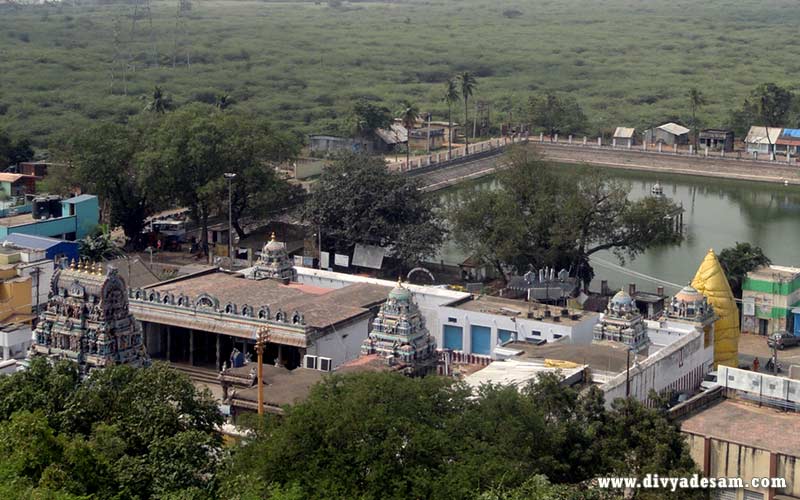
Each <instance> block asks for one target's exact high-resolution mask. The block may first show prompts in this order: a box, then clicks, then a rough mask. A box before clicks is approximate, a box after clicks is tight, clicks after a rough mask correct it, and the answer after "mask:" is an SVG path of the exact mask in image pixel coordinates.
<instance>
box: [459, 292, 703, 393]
mask: <svg viewBox="0 0 800 500" xmlns="http://www.w3.org/2000/svg"><path fill="white" fill-rule="evenodd" d="M629 298H630V296H629V295H628V294H626V293H624V292H621V293H620V294H617V296H615V298H614V299H612V301H611V302H612V303H611V304H610V305H609V311H610V312H609V313H607V314H604V315H603V316H602V317H601V319H600V322H599V323H598V324H596V325H594V329H595V339H594V340H593V341H590V342H583V343H581V342H570V341H569V340H568V339H567V338H566V337H564V338H561V339H556V340H555V341H551V342H547V343H544V344H542V343H538V342H536V343H535V342H531V341H526V340H517V341H512V342H508V343H505V344H503V346H502V347H501V348H497V349H495V354H496V358H497V359H498V360H500V361H497V362H493V363H491V364H490V365H489V367H490V368H491V371H490V372H487V373H490V374H491V373H496V375H493V376H491V377H489V376H487V375H486V374H483V375H479V373H480V371H479V372H476V373H475V376H474V377H472V378H473V379H474V380H481V381H483V382H488V381H496V382H498V383H503V381H504V380H512V381H513V383H514V384H515V385H518V386H519V385H522V384H524V383H525V380H524V374H526V373H527V374H528V375H529V376H530V380H534V377H535V376H536V374H537V373H540V372H542V371H547V370H552V369H554V368H560V369H562V370H565V372H564V373H565V374H568V376H569V377H570V378H571V379H572V378H574V380H575V381H576V382H578V381H585V380H587V379H588V376H587V375H586V374H585V372H586V370H587V369H588V371H589V373H590V374H591V380H592V382H593V383H594V384H597V385H598V386H599V387H600V389H601V390H602V391H603V393H604V394H605V398H606V404H607V405H610V404H611V403H612V402H613V401H614V400H615V399H617V398H624V397H627V396H630V397H633V398H636V399H637V400H639V401H642V402H644V403H646V404H652V403H653V402H652V401H651V400H650V391H655V392H656V393H659V394H668V393H673V392H688V393H690V392H693V391H696V390H697V388H698V387H699V386H700V382H702V380H703V377H704V376H705V374H706V373H708V371H709V370H710V369H711V367H712V366H713V363H714V320H715V319H716V316H715V315H714V312H713V309H712V308H711V307H710V306H709V305H708V301H707V299H706V298H705V297H704V296H703V295H702V294H700V293H699V292H697V290H694V289H691V287H686V288H684V289H683V290H682V291H681V292H679V293H678V294H676V296H675V297H673V299H672V301H671V303H670V306H669V307H668V308H667V310H666V311H665V312H664V315H663V316H662V317H661V318H660V320H659V321H647V320H642V319H641V318H639V319H637V318H636V317H635V314H634V313H633V309H632V305H631V303H630V301H629ZM620 319H625V320H628V321H635V322H637V324H638V325H639V326H638V327H636V328H637V331H638V329H640V328H642V327H643V328H644V329H645V335H646V336H647V341H646V342H642V341H640V342H639V346H638V348H633V346H634V344H635V341H634V339H635V338H636V335H633V334H632V335H629V337H630V338H631V342H632V343H630V344H626V343H623V342H620V341H618V340H608V338H607V335H606V334H605V333H604V334H603V336H602V337H603V338H600V339H598V338H597V335H596V332H598V331H601V332H606V333H608V332H612V333H613V332H617V333H618V330H615V329H614V328H616V327H618V326H619V325H620V323H619V320H620ZM625 328H631V329H633V327H630V325H628V326H626V327H625ZM615 335H617V334H616V333H614V334H613V335H611V336H612V337H613V336H615ZM502 361H516V362H519V363H522V364H521V365H514V364H504V363H503V362H502ZM503 367H508V368H509V369H512V371H513V373H512V374H509V375H505V374H503V373H502V369H503ZM481 371H483V370H481ZM578 372H583V373H584V375H583V376H579V375H578ZM488 379H490V380H488Z"/></svg>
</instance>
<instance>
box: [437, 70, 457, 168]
mask: <svg viewBox="0 0 800 500" xmlns="http://www.w3.org/2000/svg"><path fill="white" fill-rule="evenodd" d="M460 98H461V95H460V94H459V93H458V83H457V82H456V80H455V78H451V79H450V80H448V81H447V83H446V84H445V87H444V95H442V100H443V101H444V102H446V103H447V133H448V134H449V137H448V138H447V152H448V154H447V158H448V159H450V158H452V157H453V104H455V103H457V102H458V100H459V99H460Z"/></svg>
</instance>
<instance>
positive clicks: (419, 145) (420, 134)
mask: <svg viewBox="0 0 800 500" xmlns="http://www.w3.org/2000/svg"><path fill="white" fill-rule="evenodd" d="M444 136H445V129H444V128H441V127H428V126H427V125H426V126H425V127H423V128H416V129H413V130H411V131H410V132H409V133H408V140H409V147H410V148H411V150H412V151H433V150H435V149H439V148H442V147H444V144H445V142H444Z"/></svg>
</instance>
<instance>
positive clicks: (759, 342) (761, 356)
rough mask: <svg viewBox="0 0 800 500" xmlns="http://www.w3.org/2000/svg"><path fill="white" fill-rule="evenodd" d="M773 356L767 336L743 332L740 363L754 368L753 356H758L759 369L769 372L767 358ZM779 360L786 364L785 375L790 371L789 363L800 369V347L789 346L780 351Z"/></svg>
mask: <svg viewBox="0 0 800 500" xmlns="http://www.w3.org/2000/svg"><path fill="white" fill-rule="evenodd" d="M771 356H772V349H770V348H769V347H767V338H766V337H763V336H761V335H748V334H743V335H742V336H741V337H740V338H739V365H740V366H741V365H748V366H750V367H751V368H752V366H753V358H756V357H757V358H758V361H759V363H760V368H759V371H760V372H762V373H769V372H767V370H766V364H767V360H768V359H769V358H770V357H771ZM778 362H779V363H781V364H782V365H783V366H784V370H783V372H782V374H783V375H786V374H788V373H789V365H795V366H797V367H798V368H797V369H800V347H789V348H786V349H784V350H783V351H778Z"/></svg>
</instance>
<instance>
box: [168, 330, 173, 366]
mask: <svg viewBox="0 0 800 500" xmlns="http://www.w3.org/2000/svg"><path fill="white" fill-rule="evenodd" d="M171 348H172V328H171V327H170V326H169V325H167V361H168V362H169V361H172V359H171V357H170V350H171Z"/></svg>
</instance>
